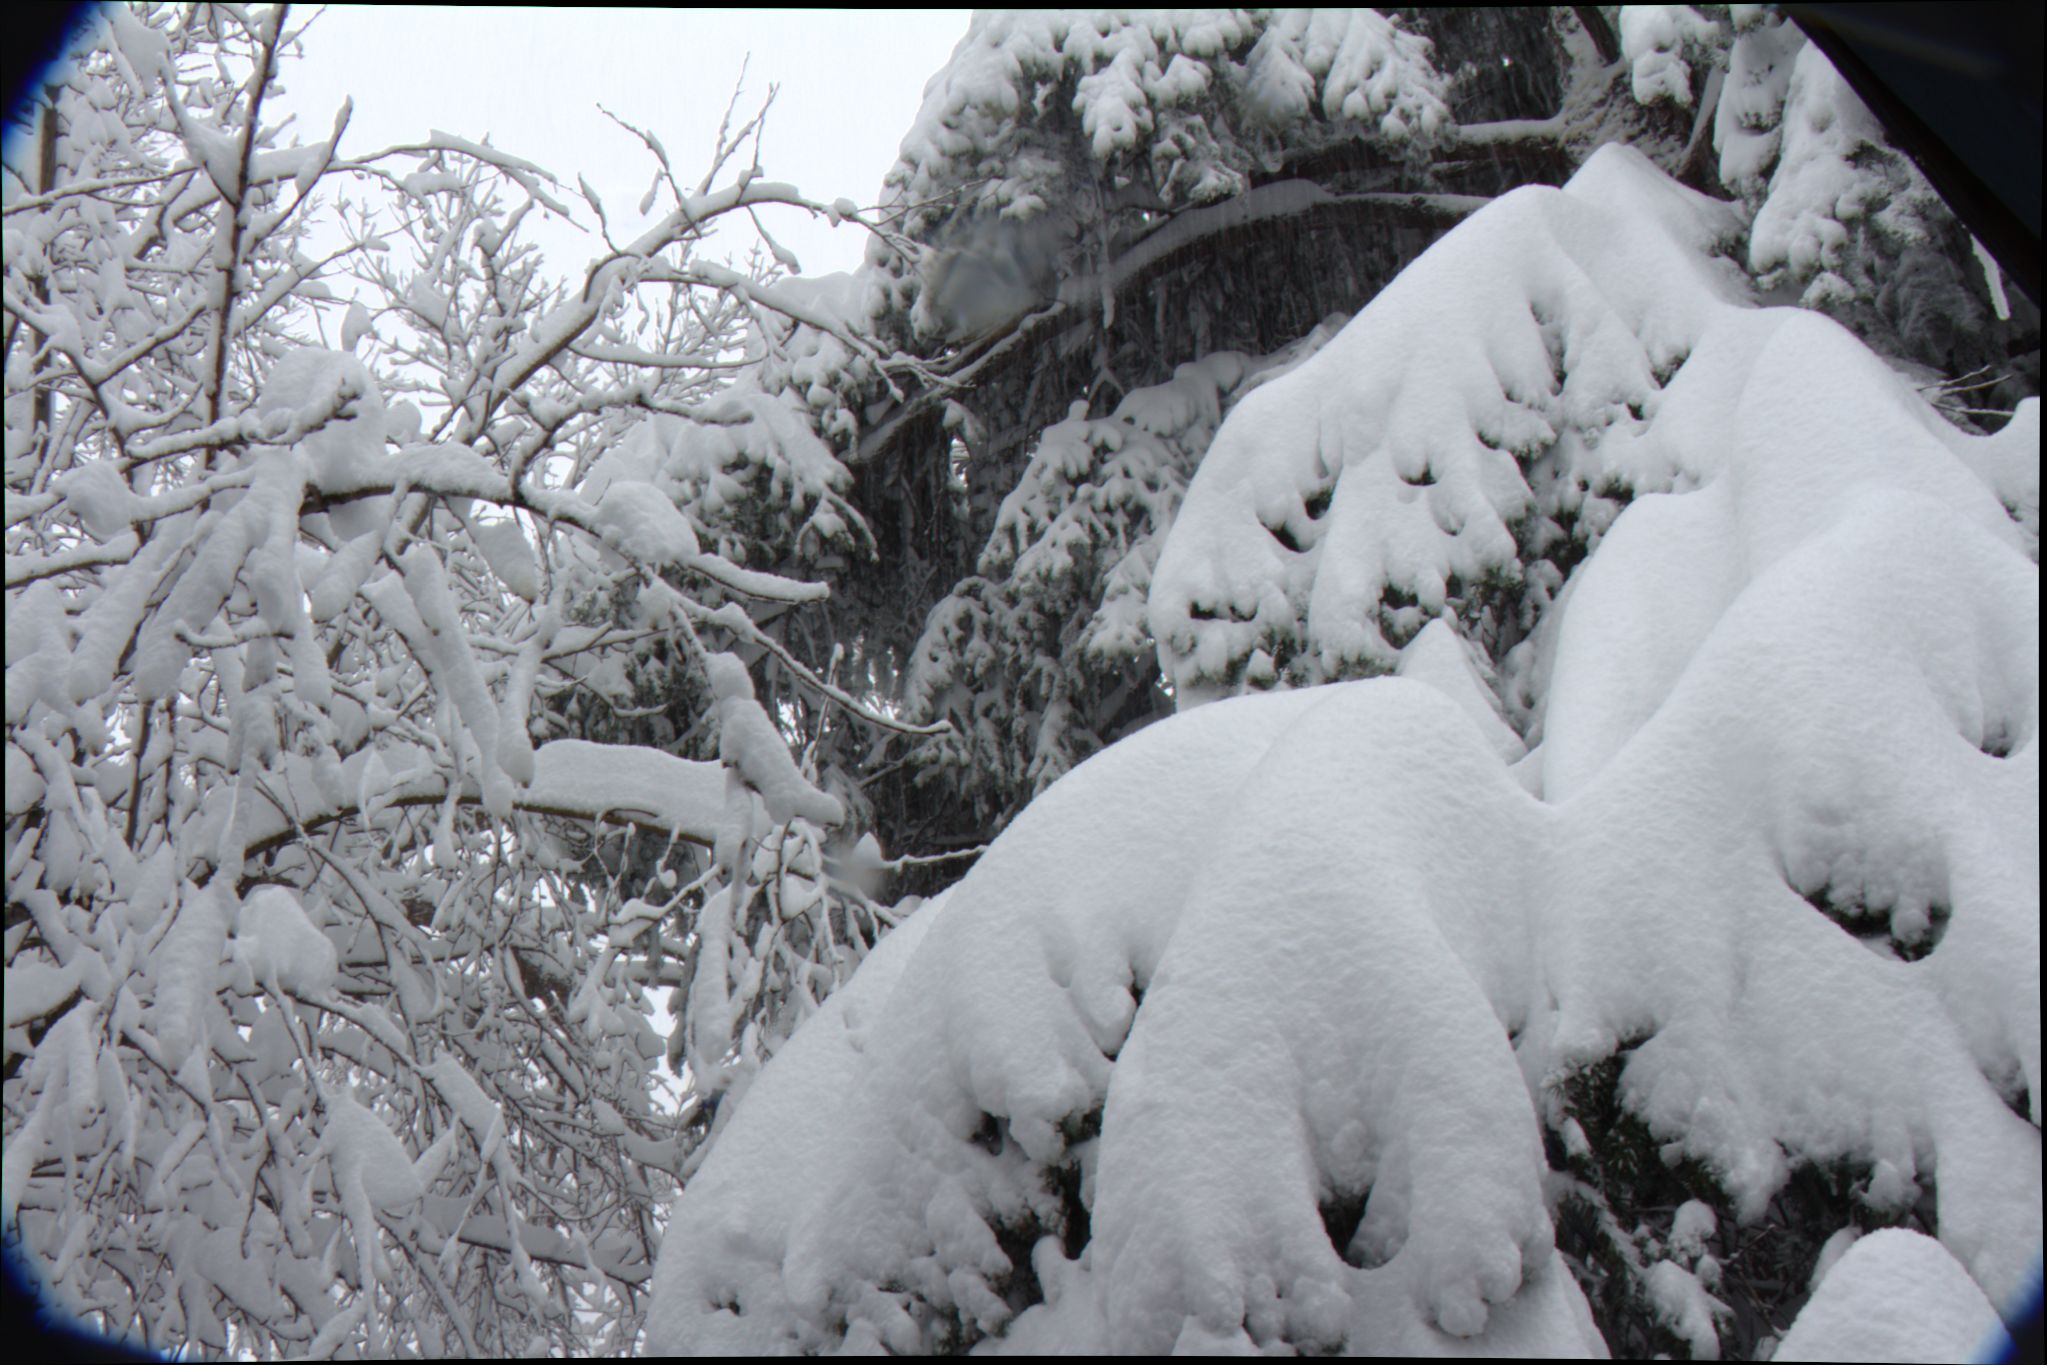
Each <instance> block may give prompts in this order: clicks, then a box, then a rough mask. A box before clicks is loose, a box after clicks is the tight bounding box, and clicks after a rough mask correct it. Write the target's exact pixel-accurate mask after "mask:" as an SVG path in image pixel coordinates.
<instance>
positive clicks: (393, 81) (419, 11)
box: [277, 5, 968, 275]
mask: <svg viewBox="0 0 2047 1365" xmlns="http://www.w3.org/2000/svg"><path fill="white" fill-rule="evenodd" d="M967 18H968V11H966V10H920V11H888V10H669V9H597V8H586V9H552V8H518V9H513V8H504V9H500V8H496V7H459V8H456V7H443V6H381V5H360V6H358V5H334V6H330V7H329V8H328V10H327V12H326V13H325V15H324V16H322V17H321V18H320V19H319V20H318V21H317V22H316V23H315V24H314V25H313V27H312V29H311V30H310V31H309V32H308V33H307V35H306V38H305V56H304V58H303V59H301V60H296V61H292V62H290V63H288V64H287V65H286V66H285V68H284V77H285V86H286V92H285V94H284V95H283V96H282V103H281V108H278V109H277V112H278V113H279V114H283V113H294V114H296V115H297V117H298V123H297V124H296V125H295V131H296V132H297V134H298V136H299V137H300V138H301V139H302V140H304V141H307V142H312V141H316V140H322V139H324V138H325V137H326V135H327V133H328V131H329V129H330V128H331V127H332V126H333V120H334V112H335V110H336V109H337V108H339V107H340V104H341V101H342V99H343V98H344V97H346V96H353V97H354V99H355V113H354V116H353V118H352V119H351V120H350V124H349V131H348V134H347V136H346V137H345V138H344V140H343V142H342V150H343V152H344V153H350V152H352V153H355V154H361V153H364V152H369V151H374V150H375V149H377V148H379V147H384V146H389V145H391V144H393V143H399V142H407V141H411V140H414V139H417V138H421V137H424V136H425V135H426V134H427V133H428V132H430V131H432V130H434V129H440V130H441V131H444V132H448V133H455V134H458V135H460V136H463V137H468V138H475V139H481V138H482V137H483V136H484V135H485V134H488V135H489V136H490V138H491V141H492V143H493V144H494V145H495V146H498V147H500V148H503V149H504V150H506V151H508V152H512V153H515V154H517V155H519V156H523V157H525V158H526V159H528V160H529V161H534V162H537V163H539V164H540V165H542V166H544V167H546V168H547V169H548V170H550V171H552V172H554V173H555V175H557V176H559V177H561V179H562V180H563V181H564V182H565V183H566V184H567V185H568V186H570V187H571V189H572V190H573V187H574V185H575V180H576V176H577V175H578V174H581V175H584V176H587V177H588V179H589V181H590V183H591V185H592V186H593V187H595V189H596V190H597V192H598V195H599V196H600V197H601V198H602V199H603V201H604V207H605V212H606V213H607V214H608V215H609V216H610V217H611V220H612V224H613V230H614V233H615V234H617V235H621V236H630V235H631V233H632V231H633V230H634V229H635V228H636V227H637V226H638V225H639V224H640V223H641V222H642V221H643V220H642V219H641V218H640V217H639V216H638V215H637V214H636V212H635V210H636V209H637V208H638V206H639V201H640V197H641V196H642V195H643V194H644V193H645V192H646V189H647V184H648V181H649V178H650V177H651V175H652V173H653V169H654V162H653V158H652V157H651V156H649V155H648V153H647V151H646V149H645V148H644V147H642V146H641V145H640V143H639V142H638V140H637V139H635V138H633V137H632V136H631V135H630V134H628V133H626V132H624V131H623V130H622V129H620V128H619V127H618V126H617V125H615V124H613V123H612V122H611V121H610V120H609V119H607V118H605V117H604V115H602V114H601V113H599V112H598V110H597V105H598V104H599V103H600V102H601V103H602V104H603V105H604V106H605V107H606V108H607V109H610V110H611V111H612V112H614V113H616V114H618V115H619V116H620V117H622V118H625V119H627V120H628V121H630V122H632V123H635V124H637V125H639V126H641V127H643V128H647V129H649V130H651V131H652V132H653V133H654V134H655V135H656V136H657V137H659V138H660V139H661V141H662V143H663V145H664V146H665V147H666V148H667V150H668V155H669V157H670V159H671V160H672V161H673V162H674V164H675V169H676V172H677V178H678V179H681V180H684V181H685V182H686V183H693V182H694V181H695V180H696V179H698V178H699V177H700V176H701V175H702V174H703V169H704V167H705V166H707V165H708V164H709V159H710V152H711V148H712V146H713V145H714V144H715V142H716V139H717V132H718V121H719V118H720V117H721V116H722V115H723V113H724V111H725V106H726V103H727V101H728V100H729V99H730V98H731V95H732V88H733V85H734V83H735V82H737V81H738V80H739V78H740V69H741V65H742V63H744V64H745V68H746V77H745V88H744V92H743V94H742V96H741V108H742V109H743V110H745V111H746V112H748V113H751V112H752V111H753V110H754V109H757V108H758V107H759V105H760V101H761V100H762V99H763V98H764V97H765V96H766V95H767V92H768V87H769V86H771V85H774V86H778V87H779V88H780V93H779V94H778V95H777V96H776V99H775V105H774V109H773V111H772V112H771V113H770V114H769V116H768V125H767V136H766V139H765V141H764V142H763V143H762V159H761V164H762V169H763V170H764V171H765V172H766V174H767V176H768V178H770V179H773V180H784V181H789V182H791V183H793V184H795V185H796V186H797V187H798V188H800V189H801V190H802V191H803V192H804V193H805V194H807V195H809V196H810V197H811V198H812V199H816V200H821V201H823V202H825V203H830V202H832V201H833V200H834V199H837V198H839V197H841V196H844V197H846V198H849V199H852V200H853V201H855V202H856V203H859V204H861V205H863V206H864V205H868V204H872V203H873V202H874V200H875V196H876V192H877V191H878V190H879V189H880V188H881V178H882V176H883V175H884V174H886V173H887V171H888V168H889V167H890V166H891V165H892V164H894V161H895V155H896V148H897V145H898V144H899V143H900V142H901V140H902V137H903V134H904V133H905V132H907V131H908V130H909V126H910V120H911V118H912V117H913V116H914V115H915V113H916V111H917V106H918V104H919V102H920V100H921V97H922V94H923V89H924V82H925V80H926V79H928V78H929V77H930V76H931V75H932V73H934V72H935V71H937V70H938V69H939V67H941V66H942V65H944V63H945V60H946V58H947V57H949V56H950V55H951V53H952V49H953V45H954V44H955V43H957V42H958V41H959V39H960V37H961V36H962V35H964V34H965V32H966V29H967ZM749 54H751V59H750V60H749ZM762 218H763V221H764V222H765V224H766V226H767V228H768V230H769V231H770V232H772V233H774V234H775V236H776V238H777V239H778V240H779V241H780V242H781V243H782V245H783V246H785V247H787V248H788V249H789V250H790V251H792V252H794V253H795V255H796V257H797V259H798V260H799V261H801V262H802V264H803V269H804V273H805V274H810V275H816V274H825V273H829V272H831V271H835V270H850V269H852V268H853V267H854V266H856V265H857V264H858V263H859V262H860V259H861V257H862V255H863V253H864V252H865V249H866V246H865V242H864V241H863V236H864V234H862V233H861V231H860V230H859V229H858V228H853V227H845V228H840V229H837V230H834V229H832V228H830V227H828V226H827V225H826V224H825V223H824V222H822V221H821V220H818V221H813V220H811V219H809V218H808V216H807V215H804V214H801V213H796V212H793V211H788V210H783V211H780V212H779V213H778V214H777V215H776V216H774V217H770V216H769V215H768V214H767V213H766V212H764V213H763V215H762ZM749 236H750V232H749ZM537 239H538V240H539V241H540V244H541V246H542V248H543V250H544V251H545V252H546V253H547V256H548V263H549V266H550V268H551V269H553V270H555V271H558V272H560V273H564V274H566V273H569V272H570V271H576V270H580V268H581V267H582V265H583V264H584V263H585V262H586V261H587V260H588V259H589V258H590V257H591V256H592V255H594V254H597V252H598V246H597V242H596V239H595V237H594V236H579V235H578V234H577V233H575V232H574V231H573V230H562V229H555V228H544V229H543V230H542V233H541V234H540V235H539V236H538V238H537ZM724 240H728V241H730V242H731V246H730V248H729V249H730V250H733V251H738V250H743V248H744V243H743V242H742V241H740V240H738V239H736V238H734V237H732V236H730V235H728V237H727V238H726V239H724ZM714 254H716V253H715V252H714Z"/></svg>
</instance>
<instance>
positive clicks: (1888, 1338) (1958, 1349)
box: [1771, 1228, 2011, 1361]
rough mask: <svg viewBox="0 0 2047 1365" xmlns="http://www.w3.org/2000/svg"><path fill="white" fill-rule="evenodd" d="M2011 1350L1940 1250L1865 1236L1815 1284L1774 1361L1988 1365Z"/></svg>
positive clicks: (1963, 1275) (1978, 1295)
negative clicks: (1982, 1364)
mask: <svg viewBox="0 0 2047 1365" xmlns="http://www.w3.org/2000/svg"><path fill="white" fill-rule="evenodd" d="M2010 1349H2011V1339H2010V1338H2009V1337H2008V1336H2007V1335H2006V1334H2005V1330H2004V1324H2003V1323H2002V1322H2000V1321H1998V1317H1997V1312H1996V1310H1995V1309H1993V1308H1992V1307H1991V1306H1990V1300H1988V1299H1986V1298H1984V1297H1983V1291H1982V1290H1981V1289H1979V1288H1977V1287H1976V1282H1975V1281H1974V1280H1971V1279H1970V1278H1969V1274H1968V1272H1967V1271H1965V1270H1963V1269H1962V1267H1961V1266H1960V1265H1959V1264H1957V1263H1956V1261H1955V1258H1954V1257H1953V1256H1950V1255H1949V1254H1948V1253H1947V1250H1946V1249H1945V1248H1944V1247H1942V1246H1941V1244H1940V1243H1938V1242H1936V1241H1934V1240H1933V1239H1932V1238H1930V1237H1922V1236H1920V1235H1919V1234H1918V1233H1916V1232H1907V1231H1905V1230H1904V1229H1902V1228H1886V1229H1884V1230H1883V1231H1881V1232H1872V1233H1870V1234H1869V1235H1868V1236H1867V1237H1864V1238H1862V1239H1860V1240H1859V1241H1857V1242H1856V1243H1855V1245H1854V1246H1852V1247H1850V1248H1849V1249H1848V1251H1847V1254H1845V1255H1844V1256H1842V1257H1841V1259H1840V1261H1839V1262H1837V1263H1836V1264H1835V1266H1834V1267H1833V1269H1831V1270H1829V1271H1828V1272H1827V1276H1826V1278H1825V1279H1824V1280H1822V1281H1821V1282H1820V1285H1819V1288H1818V1289H1817V1290H1816V1291H1815V1292H1814V1294H1813V1296H1812V1299H1811V1301H1810V1302H1808V1303H1807V1304H1806V1306H1805V1311H1803V1312H1801V1313H1800V1314H1799V1315H1798V1320H1797V1321H1796V1322H1794V1323H1792V1324H1791V1330H1790V1331H1789V1332H1786V1333H1785V1334H1784V1340H1783V1341H1781V1342H1779V1343H1778V1344H1777V1353H1776V1354H1775V1355H1774V1356H1772V1357H1771V1359H1773V1360H1897V1361H1912V1360H1991V1359H2000V1358H2002V1357H2003V1355H2004V1353H2005V1352H2007V1351H2009V1350H2010Z"/></svg>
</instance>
